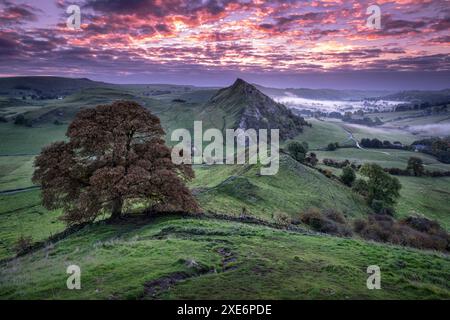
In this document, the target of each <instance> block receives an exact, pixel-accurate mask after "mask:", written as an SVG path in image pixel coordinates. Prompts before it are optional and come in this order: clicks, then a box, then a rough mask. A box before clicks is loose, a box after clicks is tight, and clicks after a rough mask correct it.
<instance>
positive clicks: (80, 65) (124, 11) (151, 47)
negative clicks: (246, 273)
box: [0, 0, 450, 89]
mask: <svg viewBox="0 0 450 320" xmlns="http://www.w3.org/2000/svg"><path fill="white" fill-rule="evenodd" d="M70 4H77V5H79V6H80V8H81V22H82V25H81V28H82V30H79V31H74V30H69V29H68V28H67V27H66V20H67V17H68V14H66V12H65V11H66V8H67V7H68V6H69V5H70ZM372 4H377V5H379V6H380V8H381V29H380V30H376V29H369V28H368V27H366V21H367V18H368V15H367V14H366V9H367V8H368V7H369V6H370V5H372ZM449 30H450V2H449V1H446V0H435V1H427V0H399V1H389V0H378V1H376V2H375V1H354V0H346V1H344V0H337V1H333V0H312V1H298V0H291V1H281V0H272V1H263V0H111V1H106V0H84V1H63V0H59V1H51V0H37V1H20V0H17V1H11V0H0V76H15V75H59V76H68V77H87V78H90V79H94V80H102V81H107V82H117V83H178V84H194V85H202V86H219V85H225V84H229V83H230V82H231V81H233V80H234V79H235V78H236V77H238V76H239V77H243V78H244V79H246V80H249V81H252V82H257V83H259V84H262V85H267V86H274V87H310V88H339V89H343V88H355V89H442V88H446V87H447V88H448V87H450V55H449V54H450V32H449Z"/></svg>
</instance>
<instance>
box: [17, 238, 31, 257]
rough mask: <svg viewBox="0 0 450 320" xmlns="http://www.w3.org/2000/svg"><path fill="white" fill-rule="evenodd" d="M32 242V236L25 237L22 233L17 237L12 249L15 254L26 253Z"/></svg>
mask: <svg viewBox="0 0 450 320" xmlns="http://www.w3.org/2000/svg"><path fill="white" fill-rule="evenodd" d="M32 244H33V238H32V237H25V236H23V235H22V236H20V238H19V239H17V241H16V244H15V245H14V251H15V252H16V253H17V254H22V253H26V252H27V251H28V250H30V248H31V246H32Z"/></svg>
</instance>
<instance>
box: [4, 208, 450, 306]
mask: <svg viewBox="0 0 450 320" xmlns="http://www.w3.org/2000/svg"><path fill="white" fill-rule="evenodd" d="M223 252H227V253H228V254H227V260H224V255H223V254H221V253H223ZM71 264H76V265H79V266H80V268H81V272H82V274H81V286H82V289H81V290H68V289H67V287H66V280H67V277H68V275H67V274H66V268H67V266H69V265H71ZM369 265H379V266H380V268H381V273H382V274H381V279H382V280H381V285H382V289H381V290H368V289H367V287H366V280H367V277H368V274H367V273H366V269H367V266H369ZM199 269H201V270H208V272H204V273H202V274H199V273H198V272H197V271H196V270H199ZM180 273H181V274H184V275H185V279H183V280H181V281H179V282H175V283H174V284H173V285H172V286H171V287H170V288H162V289H161V290H159V291H157V294H156V295H149V294H148V292H149V291H148V285H149V284H150V283H151V282H152V281H155V280H157V279H164V278H167V277H168V276H169V277H170V275H175V274H180ZM449 279H450V259H449V257H448V256H444V255H441V254H438V253H433V252H424V251H418V250H413V249H405V248H401V247H395V246H387V245H380V244H375V243H368V242H364V241H359V240H352V239H342V238H335V237H329V236H320V235H304V234H298V233H293V232H288V231H283V230H277V229H272V228H268V227H263V226H256V225H247V224H243V223H237V222H228V221H219V220H206V219H196V218H181V217H174V216H168V217H164V218H158V219H157V220H154V221H152V222H151V223H146V224H139V223H131V222H128V223H121V224H119V225H111V224H103V225H92V226H89V227H87V228H85V229H83V230H82V231H80V232H78V233H75V234H73V235H71V236H69V237H68V238H66V239H64V240H62V241H60V242H58V243H56V244H54V245H52V246H48V247H47V248H44V249H41V250H39V251H37V252H34V253H31V254H28V255H26V256H24V257H20V258H16V259H14V260H12V261H10V262H7V263H5V262H4V263H2V264H1V266H0V297H1V298H2V299H150V298H163V299H436V298H437V299H449V298H450V286H449V283H450V282H449V281H448V280H449Z"/></svg>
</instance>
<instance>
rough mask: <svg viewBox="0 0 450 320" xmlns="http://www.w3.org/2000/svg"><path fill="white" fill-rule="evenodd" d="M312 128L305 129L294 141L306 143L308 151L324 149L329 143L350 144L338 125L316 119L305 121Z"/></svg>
mask: <svg viewBox="0 0 450 320" xmlns="http://www.w3.org/2000/svg"><path fill="white" fill-rule="evenodd" d="M307 121H308V122H309V123H311V124H312V127H311V128H309V127H305V128H304V131H303V133H302V134H300V135H299V136H298V137H297V138H296V139H295V140H297V141H306V142H308V145H309V148H310V149H320V148H325V147H326V146H327V145H328V144H329V143H330V142H332V143H334V142H338V143H340V144H352V143H351V141H350V140H349V134H348V133H347V132H345V130H344V129H343V128H342V127H341V126H340V125H338V124H336V123H334V122H328V121H327V122H326V121H321V120H317V119H313V118H311V119H307Z"/></svg>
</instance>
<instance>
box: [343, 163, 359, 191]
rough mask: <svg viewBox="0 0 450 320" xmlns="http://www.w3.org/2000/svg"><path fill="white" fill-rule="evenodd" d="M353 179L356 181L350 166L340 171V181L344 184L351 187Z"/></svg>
mask: <svg viewBox="0 0 450 320" xmlns="http://www.w3.org/2000/svg"><path fill="white" fill-rule="evenodd" d="M355 179H356V174H355V170H353V169H352V168H351V167H350V166H347V167H345V168H344V169H343V170H342V175H341V181H342V182H343V183H344V184H346V185H347V186H349V187H351V186H352V184H353V182H354V181H355Z"/></svg>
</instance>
